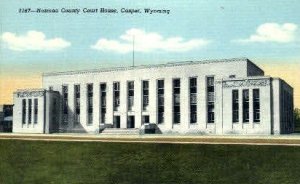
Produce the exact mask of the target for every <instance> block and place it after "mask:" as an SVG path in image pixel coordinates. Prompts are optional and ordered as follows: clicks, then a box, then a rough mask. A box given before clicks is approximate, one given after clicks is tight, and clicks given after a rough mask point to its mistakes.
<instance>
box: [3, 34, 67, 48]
mask: <svg viewBox="0 0 300 184" xmlns="http://www.w3.org/2000/svg"><path fill="white" fill-rule="evenodd" d="M1 39H2V41H3V42H4V43H5V44H6V45H7V47H8V48H9V49H11V50H15V51H55V50H60V49H64V48H66V47H69V46H70V45H71V43H70V42H68V41H66V40H64V39H62V38H52V39H46V36H45V34H44V33H42V32H38V31H28V32H27V33H26V34H25V35H16V34H15V33H10V32H5V33H3V34H2V36H1Z"/></svg>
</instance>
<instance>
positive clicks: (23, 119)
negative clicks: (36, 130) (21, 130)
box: [22, 99, 26, 124]
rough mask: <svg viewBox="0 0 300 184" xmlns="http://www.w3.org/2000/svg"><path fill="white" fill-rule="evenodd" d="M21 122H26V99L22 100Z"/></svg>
mask: <svg viewBox="0 0 300 184" xmlns="http://www.w3.org/2000/svg"><path fill="white" fill-rule="evenodd" d="M22 123H23V124H26V99H23V100H22Z"/></svg>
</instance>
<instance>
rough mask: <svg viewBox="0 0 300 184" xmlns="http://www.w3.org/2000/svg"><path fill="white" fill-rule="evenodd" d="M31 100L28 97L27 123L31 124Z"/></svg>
mask: <svg viewBox="0 0 300 184" xmlns="http://www.w3.org/2000/svg"><path fill="white" fill-rule="evenodd" d="M31 113H32V100H31V99H28V124H31V116H32V114H31Z"/></svg>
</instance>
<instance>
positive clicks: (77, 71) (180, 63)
mask: <svg viewBox="0 0 300 184" xmlns="http://www.w3.org/2000/svg"><path fill="white" fill-rule="evenodd" d="M236 61H247V62H250V63H252V64H253V65H255V64H254V63H253V62H251V61H250V60H249V59H248V58H246V57H241V58H230V59H215V60H200V61H180V62H169V63H165V64H155V65H138V66H127V67H109V68H101V69H91V70H75V71H65V72H46V73H43V76H56V75H73V74H84V73H99V72H111V71H125V70H135V69H146V68H161V67H173V66H184V65H195V64H208V63H221V62H236ZM255 66H256V67H257V68H259V67H258V66H257V65H255ZM259 69H260V68H259Z"/></svg>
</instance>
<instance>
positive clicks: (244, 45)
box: [0, 0, 300, 74]
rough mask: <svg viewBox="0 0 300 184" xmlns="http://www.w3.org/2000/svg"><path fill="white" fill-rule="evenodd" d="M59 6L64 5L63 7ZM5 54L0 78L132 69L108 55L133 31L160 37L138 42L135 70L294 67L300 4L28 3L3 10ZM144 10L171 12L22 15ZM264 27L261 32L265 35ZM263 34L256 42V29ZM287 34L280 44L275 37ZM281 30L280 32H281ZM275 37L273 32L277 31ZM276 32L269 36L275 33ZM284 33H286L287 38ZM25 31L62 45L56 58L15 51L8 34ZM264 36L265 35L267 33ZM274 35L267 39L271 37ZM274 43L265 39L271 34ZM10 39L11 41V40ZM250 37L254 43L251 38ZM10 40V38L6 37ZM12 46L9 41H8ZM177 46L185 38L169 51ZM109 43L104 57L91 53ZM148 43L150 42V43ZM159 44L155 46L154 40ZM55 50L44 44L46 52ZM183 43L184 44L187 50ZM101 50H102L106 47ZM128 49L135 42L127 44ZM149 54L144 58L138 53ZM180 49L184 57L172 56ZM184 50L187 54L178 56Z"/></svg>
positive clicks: (6, 4) (127, 60) (125, 59)
mask: <svg viewBox="0 0 300 184" xmlns="http://www.w3.org/2000/svg"><path fill="white" fill-rule="evenodd" d="M58 2H59V3H58ZM0 7H1V11H0V14H1V17H0V23H1V30H0V33H1V37H2V39H1V41H0V44H1V50H0V57H1V58H0V74H1V73H2V74H5V73H7V71H9V72H16V73H24V72H25V73H26V72H30V73H41V72H45V71H64V70H74V69H87V68H101V67H107V66H119V65H122V66H124V65H130V64H131V60H132V53H131V52H126V53H120V52H118V51H116V50H111V49H107V48H108V47H109V46H111V44H112V43H113V42H112V41H116V42H118V44H119V46H124V47H125V46H126V45H124V44H126V40H122V39H120V36H121V35H126V31H130V30H132V29H134V30H136V31H137V32H138V33H141V34H142V36H141V37H138V38H145V40H147V39H148V38H149V37H148V36H149V35H150V34H152V33H153V34H155V35H156V36H157V35H158V36H159V37H160V41H159V42H154V44H155V43H161V44H158V45H161V47H159V48H152V47H150V46H149V47H148V45H147V43H143V41H142V40H137V41H136V42H137V45H138V46H137V47H138V48H136V49H137V51H136V54H135V56H136V57H135V60H136V64H137V65H139V64H150V63H152V64H153V63H165V62H170V61H184V60H202V59H219V58H232V57H248V58H250V59H252V60H254V61H257V62H261V63H262V62H279V63H280V62H282V63H287V62H296V61H299V58H300V52H299V51H300V42H299V41H300V39H299V38H300V34H299V29H300V28H299V26H300V11H299V10H300V1H298V0H290V1H271V0H270V1H267V0H266V1H259V0H253V1H248V0H247V1H246V0H244V1H238V0H236V1H233V0H230V1H228V0H227V1H192V0H191V1H171V0H169V1H139V2H138V1H134V0H132V1H130V0H127V1H97V2H96V1H67V0H65V1H53V0H51V1H50V0H46V1H40V0H29V1H20V0H15V1H11V0H10V1H8V0H3V1H1V2H0ZM101 7H103V8H116V9H118V11H120V9H121V8H135V9H137V8H140V9H141V10H142V11H143V9H144V8H151V9H168V10H170V14H168V15H167V14H155V15H148V14H144V13H141V14H133V15H131V14H122V13H118V14H100V13H96V14H83V13H80V14H62V13H58V14H51V13H44V14H43V13H40V14H36V13H28V14H25V13H23V14H20V13H18V10H19V8H32V9H35V8H58V9H59V10H60V9H61V8H80V9H82V8H101ZM260 26H261V27H260ZM259 27H260V28H261V30H262V33H261V35H259V34H258V33H257V29H258V28H259ZM285 27H286V28H287V32H288V31H289V32H288V33H286V34H285V33H283V36H282V37H278V35H276V31H280V30H281V29H282V30H283V31H284V30H285V29H284V28H285ZM277 28H278V30H277ZM273 29H274V30H275V31H272V30H273ZM270 30H271V31H270ZM282 30H281V31H282ZM28 31H35V33H39V34H43V35H44V36H45V39H46V40H48V39H55V38H58V39H61V40H63V41H65V42H64V43H65V45H64V44H62V45H61V47H60V48H58V49H56V50H47V48H48V46H45V48H46V49H45V50H43V49H39V48H33V49H27V50H26V48H23V50H14V49H12V48H10V47H9V44H11V42H8V41H7V39H4V36H3V35H4V34H5V33H6V35H10V36H11V35H13V36H14V37H13V38H20V37H21V36H26V34H27V33H28ZM264 31H266V32H264ZM267 31H269V32H267ZM274 32H275V37H274V36H273V37H272V35H271V36H270V35H267V33H268V34H274ZM7 33H9V34H7ZM251 35H252V36H253V37H252V38H251ZM5 38H6V37H5ZM9 38H11V37H9ZM170 38H171V40H172V38H181V39H182V41H179V42H178V44H177V42H175V44H172V42H171V41H168V39H170ZM101 39H105V40H106V41H107V44H106V45H101V48H104V47H106V50H103V49H99V47H97V48H98V49H92V48H91V46H92V45H95V44H96V43H97V41H99V40H101ZM150 40H151V39H150ZM154 40H155V39H154ZM48 43H50V42H47V43H46V42H45V44H48ZM182 43H185V45H184V44H182ZM101 44H103V42H101ZM127 44H130V42H127ZM139 45H140V46H141V47H142V46H146V47H147V48H145V49H149V51H147V52H145V51H143V49H142V48H141V49H140V51H139V47H140V46H139ZM172 46H174V47H175V46H178V47H179V49H177V50H176V49H175V50H170V49H168V48H170V47H172ZM181 48H186V50H184V49H183V50H184V51H180V50H181Z"/></svg>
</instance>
